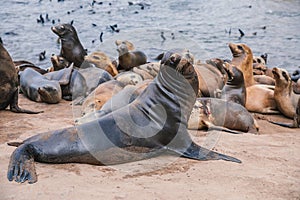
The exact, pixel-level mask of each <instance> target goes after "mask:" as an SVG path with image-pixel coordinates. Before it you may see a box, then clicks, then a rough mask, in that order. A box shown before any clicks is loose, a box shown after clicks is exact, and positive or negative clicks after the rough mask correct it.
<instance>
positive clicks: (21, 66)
mask: <svg viewBox="0 0 300 200" xmlns="http://www.w3.org/2000/svg"><path fill="white" fill-rule="evenodd" d="M13 62H14V65H15V68H16V70H17V73H19V72H20V71H24V70H25V69H26V68H28V67H29V68H32V69H34V70H35V71H37V72H39V73H40V74H46V73H47V70H45V69H42V68H40V67H38V66H36V65H35V64H33V63H31V62H29V61H26V60H18V61H13Z"/></svg>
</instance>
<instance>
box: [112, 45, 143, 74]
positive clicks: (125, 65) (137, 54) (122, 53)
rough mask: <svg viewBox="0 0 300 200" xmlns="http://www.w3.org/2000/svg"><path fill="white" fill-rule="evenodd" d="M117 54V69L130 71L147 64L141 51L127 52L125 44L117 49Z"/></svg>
mask: <svg viewBox="0 0 300 200" xmlns="http://www.w3.org/2000/svg"><path fill="white" fill-rule="evenodd" d="M117 51H118V53H119V58H118V60H119V69H124V70H130V69H132V68H133V67H136V66H139V65H143V64H145V63H146V62H147V56H146V55H145V54H144V53H143V52H141V51H129V50H128V47H127V46H126V44H123V43H122V44H120V45H119V46H118V47H117Z"/></svg>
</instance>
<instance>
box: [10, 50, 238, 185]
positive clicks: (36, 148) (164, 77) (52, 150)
mask: <svg viewBox="0 0 300 200" xmlns="http://www.w3.org/2000/svg"><path fill="white" fill-rule="evenodd" d="M161 63H162V64H161V68H160V71H159V73H158V75H157V77H156V78H155V79H154V81H153V82H152V83H151V84H149V85H148V87H147V88H146V89H145V90H144V92H142V94H141V95H139V97H138V98H137V99H136V100H135V101H133V102H132V103H131V104H129V105H127V106H125V107H123V108H120V109H118V110H116V111H114V112H111V113H109V114H107V115H105V116H103V117H101V118H99V119H97V120H94V121H91V122H88V123H84V124H81V125H79V126H77V127H71V128H65V129H62V130H57V131H50V132H47V133H42V134H39V135H36V136H33V137H31V138H29V139H27V140H25V141H24V142H23V143H20V146H18V148H17V149H16V150H15V151H14V152H13V154H12V155H11V158H10V162H9V166H8V172H7V178H8V180H9V181H12V180H15V181H17V182H25V181H28V182H29V183H34V182H36V181H37V175H36V171H35V166H34V161H38V162H47V163H68V162H78V163H88V164H104V165H105V164H106V165H108V164H118V163H124V162H130V161H134V160H138V159H145V158H147V157H151V156H153V155H157V154H159V153H162V152H166V151H171V152H172V153H173V154H177V155H180V156H183V157H186V158H190V159H196V160H219V159H222V160H228V161H233V162H241V161H240V160H238V159H236V158H233V157H230V156H226V155H223V154H219V153H217V152H213V151H210V150H208V149H205V148H203V147H200V146H199V145H197V144H196V143H194V142H193V141H192V139H191V137H190V136H189V133H188V132H187V120H188V118H189V115H190V113H191V110H192V108H193V105H194V103H195V101H196V96H197V92H198V79H197V75H196V73H195V71H194V68H193V65H192V64H191V63H190V62H189V59H188V58H187V57H185V55H181V54H179V53H176V52H171V51H170V52H168V53H166V54H165V56H164V58H163V59H162V62H161ZM145 130H147V131H145ZM140 147H143V149H144V152H145V150H147V151H146V152H145V153H135V152H133V151H134V150H135V149H139V148H140Z"/></svg>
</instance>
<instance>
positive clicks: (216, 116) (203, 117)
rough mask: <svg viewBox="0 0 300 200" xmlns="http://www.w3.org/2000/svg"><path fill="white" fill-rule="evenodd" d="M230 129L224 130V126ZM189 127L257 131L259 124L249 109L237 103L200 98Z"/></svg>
mask: <svg viewBox="0 0 300 200" xmlns="http://www.w3.org/2000/svg"><path fill="white" fill-rule="evenodd" d="M223 127H225V128H227V129H230V130H226V129H225V130H224V128H223ZM188 128H189V129H216V130H222V131H226V132H230V133H240V132H233V131H231V130H237V131H242V132H251V133H257V132H258V130H259V126H258V125H257V122H256V120H255V119H254V118H253V116H252V115H251V113H249V112H248V111H247V109H246V108H245V107H244V106H242V105H240V104H237V103H234V102H228V101H226V100H223V99H217V98H198V99H197V101H196V103H195V105H194V108H193V111H192V113H191V116H190V119H189V121H188Z"/></svg>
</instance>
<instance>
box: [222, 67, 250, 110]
mask: <svg viewBox="0 0 300 200" xmlns="http://www.w3.org/2000/svg"><path fill="white" fill-rule="evenodd" d="M224 69H225V70H226V72H227V74H228V79H227V82H226V84H225V85H224V87H223V89H222V92H221V99H225V100H227V101H232V102H235V103H238V104H241V105H242V106H245V104H246V87H245V81H244V76H243V72H241V70H239V69H238V68H237V67H235V66H233V65H231V64H229V63H225V64H224Z"/></svg>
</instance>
